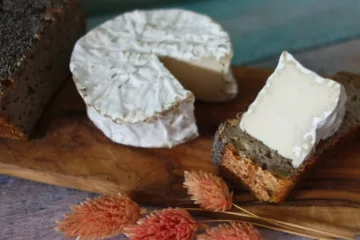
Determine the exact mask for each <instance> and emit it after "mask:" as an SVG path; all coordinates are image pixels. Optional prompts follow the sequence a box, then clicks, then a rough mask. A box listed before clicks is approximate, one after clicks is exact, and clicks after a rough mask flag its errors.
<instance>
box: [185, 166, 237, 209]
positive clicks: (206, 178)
mask: <svg viewBox="0 0 360 240" xmlns="http://www.w3.org/2000/svg"><path fill="white" fill-rule="evenodd" d="M184 176H185V181H184V187H185V188H187V189H188V194H189V195H191V199H192V200H194V202H195V203H196V204H199V205H200V206H201V207H202V208H204V209H206V210H210V211H214V212H220V211H226V210H228V209H230V208H231V206H232V194H231V193H230V191H229V188H228V186H227V185H226V183H225V181H224V180H223V179H222V178H220V177H217V176H214V175H212V174H210V173H205V172H202V171H200V172H187V171H185V173H184Z"/></svg>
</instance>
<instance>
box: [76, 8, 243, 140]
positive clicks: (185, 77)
mask: <svg viewBox="0 0 360 240" xmlns="http://www.w3.org/2000/svg"><path fill="white" fill-rule="evenodd" d="M231 57H232V47H231V43H230V39H229V36H228V34H227V33H226V32H225V31H224V30H223V29H222V28H221V26H220V25H219V24H217V23H216V22H214V21H213V20H212V19H210V18H209V17H207V16H204V15H200V14H197V13H194V12H190V11H185V10H179V9H170V10H150V11H133V12H128V13H125V14H122V15H120V16H118V17H115V18H114V19H112V20H109V21H107V22H105V23H103V24H102V25H100V26H98V27H96V28H95V29H93V30H91V31H90V32H88V33H87V34H86V35H85V36H83V37H82V38H80V39H79V40H78V41H77V43H76V45H75V47H74V50H73V53H72V56H71V63H70V69H71V72H72V74H73V79H74V82H75V85H76V87H77V89H78V91H79V93H80V95H81V96H82V98H83V99H84V101H85V103H86V105H87V112H88V116H89V118H90V119H91V120H92V121H93V122H94V124H95V125H96V126H97V127H98V128H99V129H100V130H101V131H102V132H103V133H104V134H105V135H106V136H107V137H109V138H110V139H111V140H113V141H115V142H117V143H122V144H126V145H132V146H139V147H172V146H174V145H177V144H180V143H183V142H185V141H188V140H191V139H193V138H195V137H197V136H198V131H197V126H196V121H195V117H194V99H195V98H194V95H195V96H196V98H198V99H200V100H203V101H215V102H218V101H226V100H230V99H232V98H234V97H235V96H236V94H237V86H236V82H235V80H234V79H233V77H232V75H231V71H230V61H231Z"/></svg>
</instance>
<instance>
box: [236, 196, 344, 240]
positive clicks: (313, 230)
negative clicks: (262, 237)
mask: <svg viewBox="0 0 360 240" xmlns="http://www.w3.org/2000/svg"><path fill="white" fill-rule="evenodd" d="M233 206H234V207H235V208H237V209H239V210H240V211H243V212H245V213H247V214H249V215H251V216H253V217H254V218H258V219H261V220H263V221H265V222H268V223H271V224H273V225H277V226H280V227H283V226H287V227H290V228H291V227H292V228H297V229H301V230H306V231H312V232H316V233H319V234H322V235H327V236H330V237H335V238H342V239H347V240H350V238H347V237H344V236H341V235H337V234H334V233H330V232H325V231H321V230H317V229H313V228H309V227H304V226H301V225H297V224H293V223H288V222H284V221H280V220H276V219H271V218H266V217H260V216H258V215H256V214H254V213H252V212H250V211H248V210H246V209H244V208H242V207H240V206H239V205H236V204H235V203H233Z"/></svg>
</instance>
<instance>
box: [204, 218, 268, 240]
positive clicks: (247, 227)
mask: <svg viewBox="0 0 360 240" xmlns="http://www.w3.org/2000/svg"><path fill="white" fill-rule="evenodd" d="M261 239H262V237H261V234H260V232H259V231H258V230H257V229H256V228H255V227H254V226H253V225H252V224H250V223H243V222H232V223H230V224H221V225H219V226H217V227H213V228H209V229H207V230H206V234H202V235H199V236H198V240H261Z"/></svg>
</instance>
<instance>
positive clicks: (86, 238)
mask: <svg viewBox="0 0 360 240" xmlns="http://www.w3.org/2000/svg"><path fill="white" fill-rule="evenodd" d="M71 209H72V210H73V213H70V214H67V215H65V219H64V220H62V221H60V222H58V224H57V227H56V230H57V231H60V232H63V233H64V235H65V236H66V237H77V240H95V239H96V240H97V239H105V238H110V237H113V236H116V235H119V234H120V233H122V231H123V229H124V227H126V226H128V225H130V224H134V223H135V222H136V221H137V220H138V219H139V218H140V207H139V206H138V205H137V204H136V203H135V202H134V201H132V200H131V199H130V198H129V197H127V196H124V195H121V194H119V195H117V196H102V197H99V198H97V199H95V200H87V201H85V202H82V203H81V204H80V205H76V206H72V207H71Z"/></svg>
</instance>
